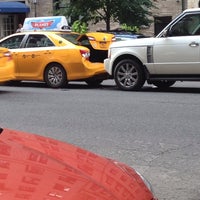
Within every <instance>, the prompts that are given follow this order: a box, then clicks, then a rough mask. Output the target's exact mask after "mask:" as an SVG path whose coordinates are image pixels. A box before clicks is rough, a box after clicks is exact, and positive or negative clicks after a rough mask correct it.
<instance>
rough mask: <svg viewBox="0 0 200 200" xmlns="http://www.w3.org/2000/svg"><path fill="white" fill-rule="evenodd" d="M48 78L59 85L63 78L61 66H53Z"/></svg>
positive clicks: (53, 83)
mask: <svg viewBox="0 0 200 200" xmlns="http://www.w3.org/2000/svg"><path fill="white" fill-rule="evenodd" d="M48 80H49V82H50V83H51V84H52V85H59V84H60V83H61V82H62V80H63V72H62V70H61V69H60V68H59V67H52V68H51V69H50V70H49V72H48Z"/></svg>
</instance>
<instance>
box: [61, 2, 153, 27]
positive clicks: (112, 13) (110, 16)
mask: <svg viewBox="0 0 200 200" xmlns="http://www.w3.org/2000/svg"><path fill="white" fill-rule="evenodd" d="M60 1H61V2H62V5H65V6H64V7H65V8H62V9H58V12H57V14H59V15H61V14H64V15H65V16H67V17H70V18H71V19H72V20H73V19H74V21H75V20H80V21H81V22H85V23H88V22H92V23H94V24H96V23H98V22H99V21H104V22H105V24H106V30H107V31H109V30H110V26H111V23H112V22H118V23H119V24H126V25H127V26H137V27H140V26H141V25H149V24H150V23H151V21H150V20H149V16H151V8H152V7H154V5H153V3H152V1H151V0H98V1H97V0H70V3H69V0H60ZM72 22H73V21H72Z"/></svg>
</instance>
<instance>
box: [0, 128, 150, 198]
mask: <svg viewBox="0 0 200 200" xmlns="http://www.w3.org/2000/svg"><path fill="white" fill-rule="evenodd" d="M0 199H1V200H57V199H61V200H152V199H153V196H152V194H151V192H150V191H149V190H148V189H147V188H146V186H145V185H144V183H143V181H142V180H141V178H140V177H139V176H138V174H137V173H136V172H135V171H134V170H133V169H131V168H130V167H128V166H126V165H124V164H122V163H118V162H116V161H113V160H109V159H107V158H104V157H101V156H99V155H96V154H94V153H92V152H89V151H86V150H84V149H81V148H78V147H76V146H73V145H70V144H67V143H63V142H60V141H57V140H54V139H51V138H47V137H42V136H39V135H34V134H31V133H24V132H20V131H13V130H8V129H4V130H3V131H2V133H1V134H0Z"/></svg>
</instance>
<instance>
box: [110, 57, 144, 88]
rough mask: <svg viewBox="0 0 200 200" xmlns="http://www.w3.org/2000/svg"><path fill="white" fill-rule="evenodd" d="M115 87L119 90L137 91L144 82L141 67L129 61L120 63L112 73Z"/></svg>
mask: <svg viewBox="0 0 200 200" xmlns="http://www.w3.org/2000/svg"><path fill="white" fill-rule="evenodd" d="M114 79H115V83H116V85H117V86H118V87H119V88H120V89H121V90H126V91H131V90H139V89H141V88H142V86H143V85H144V82H145V78H144V71H143V69H142V66H141V65H140V64H139V63H138V62H136V61H134V60H131V59H125V60H122V61H120V62H119V63H118V64H117V65H116V68H115V71H114Z"/></svg>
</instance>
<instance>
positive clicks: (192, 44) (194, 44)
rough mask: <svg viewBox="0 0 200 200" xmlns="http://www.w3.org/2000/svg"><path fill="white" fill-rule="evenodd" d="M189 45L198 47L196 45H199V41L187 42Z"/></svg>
mask: <svg viewBox="0 0 200 200" xmlns="http://www.w3.org/2000/svg"><path fill="white" fill-rule="evenodd" d="M189 46H190V47H198V46H199V43H197V42H191V43H190V44H189Z"/></svg>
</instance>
